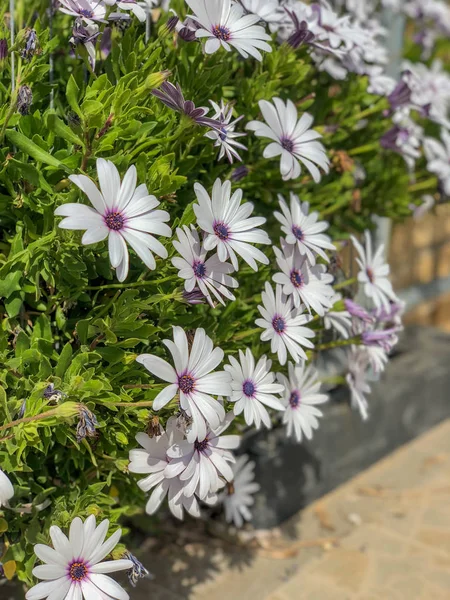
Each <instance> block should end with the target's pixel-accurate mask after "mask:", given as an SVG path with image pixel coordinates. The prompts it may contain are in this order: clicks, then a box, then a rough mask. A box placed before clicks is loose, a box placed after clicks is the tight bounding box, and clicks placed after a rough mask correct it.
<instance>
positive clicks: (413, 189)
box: [408, 177, 437, 192]
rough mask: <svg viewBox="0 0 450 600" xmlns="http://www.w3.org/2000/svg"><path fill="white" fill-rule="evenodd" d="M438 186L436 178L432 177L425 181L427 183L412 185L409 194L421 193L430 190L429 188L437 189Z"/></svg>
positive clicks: (421, 182)
mask: <svg viewBox="0 0 450 600" xmlns="http://www.w3.org/2000/svg"><path fill="white" fill-rule="evenodd" d="M436 184H437V179H436V177H430V178H429V179H425V181H420V182H419V183H414V184H413V185H410V186H409V187H408V192H420V191H421V190H428V189H429V188H433V187H436Z"/></svg>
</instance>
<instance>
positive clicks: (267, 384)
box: [224, 348, 284, 429]
mask: <svg viewBox="0 0 450 600" xmlns="http://www.w3.org/2000/svg"><path fill="white" fill-rule="evenodd" d="M229 360H230V364H229V365H225V367H224V369H225V370H226V371H228V373H230V375H231V377H232V381H231V388H232V390H233V393H232V395H231V398H230V402H235V405H234V407H233V411H234V414H235V415H240V414H241V413H242V412H244V418H245V422H246V423H247V425H252V424H255V427H256V428H257V429H260V428H261V423H264V425H265V426H266V427H267V428H268V429H270V428H271V427H272V423H271V420H270V416H269V413H268V412H267V409H266V408H265V407H266V406H268V407H270V408H273V409H274V410H284V406H283V404H282V403H281V401H280V398H279V397H277V396H276V395H275V394H280V393H281V392H282V391H283V386H282V385H280V384H278V383H275V375H274V374H273V373H271V372H270V369H271V367H272V361H271V360H267V358H266V357H265V356H262V357H261V358H260V359H259V361H258V364H257V365H255V359H254V357H253V354H252V352H251V350H250V349H249V348H247V350H246V351H245V354H244V353H243V352H242V350H239V361H240V362H238V361H237V360H236V359H235V358H234V357H233V356H230V357H229Z"/></svg>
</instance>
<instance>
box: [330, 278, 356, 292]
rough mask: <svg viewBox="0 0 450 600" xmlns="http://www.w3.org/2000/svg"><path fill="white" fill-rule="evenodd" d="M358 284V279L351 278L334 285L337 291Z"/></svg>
mask: <svg viewBox="0 0 450 600" xmlns="http://www.w3.org/2000/svg"><path fill="white" fill-rule="evenodd" d="M357 282H358V278H357V277H350V279H346V280H345V281H341V283H337V284H336V285H334V286H333V287H334V289H335V290H342V289H343V288H346V287H349V286H351V285H353V284H354V283H357Z"/></svg>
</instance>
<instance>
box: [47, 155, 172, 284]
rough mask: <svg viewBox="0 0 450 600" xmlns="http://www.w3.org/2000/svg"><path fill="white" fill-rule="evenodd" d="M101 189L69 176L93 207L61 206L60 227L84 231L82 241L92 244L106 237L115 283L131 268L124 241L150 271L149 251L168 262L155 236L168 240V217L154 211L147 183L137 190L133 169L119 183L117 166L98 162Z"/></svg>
mask: <svg viewBox="0 0 450 600" xmlns="http://www.w3.org/2000/svg"><path fill="white" fill-rule="evenodd" d="M97 174H98V178H99V181H100V190H99V189H98V188H97V187H96V185H95V184H94V182H93V181H92V180H91V179H89V177H86V175H71V176H70V177H69V179H70V180H71V181H72V182H73V183H75V185H76V186H78V187H79V188H80V189H81V190H82V191H83V192H84V193H85V194H86V195H87V196H88V198H89V200H90V201H91V203H92V205H93V207H94V208H91V207H89V206H86V205H84V204H63V205H62V206H59V207H58V208H57V209H56V210H55V215H58V216H62V217H66V218H65V219H63V221H61V223H60V224H59V227H61V228H62V229H81V230H86V231H85V233H84V235H83V237H82V239H81V243H82V244H84V245H87V244H95V243H97V242H101V241H103V240H104V239H106V238H108V249H109V259H110V262H111V266H112V267H113V268H114V269H116V273H117V278H118V280H119V281H125V279H126V277H127V275H128V269H129V254H128V248H127V243H128V244H129V245H130V246H131V247H132V248H133V250H134V251H135V252H136V254H137V255H138V256H139V258H140V259H141V260H142V261H143V263H144V264H145V265H146V266H147V267H148V268H149V269H155V268H156V261H155V258H154V256H153V253H155V254H157V255H158V256H160V257H161V258H167V250H166V248H165V247H164V246H163V245H162V244H161V242H160V241H159V240H157V239H156V237H154V235H155V234H156V235H160V236H165V237H169V236H170V235H171V234H172V232H171V229H170V227H169V226H168V225H167V224H166V223H165V222H166V221H168V220H169V218H170V217H169V214H168V213H167V212H166V211H164V210H155V209H156V208H157V207H158V206H159V201H158V200H157V199H156V197H155V196H152V195H149V193H148V190H147V186H146V185H145V184H142V185H139V186H137V187H136V178H137V171H136V167H135V166H131V167H130V168H129V169H128V171H127V172H126V174H125V177H124V178H123V180H122V182H121V181H120V175H119V172H118V170H117V168H116V167H115V165H114V164H113V163H112V162H111V161H109V160H104V159H103V158H99V159H97Z"/></svg>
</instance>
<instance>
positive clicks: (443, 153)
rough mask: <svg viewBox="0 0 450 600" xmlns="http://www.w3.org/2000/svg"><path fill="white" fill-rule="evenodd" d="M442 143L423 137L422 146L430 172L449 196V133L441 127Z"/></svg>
mask: <svg viewBox="0 0 450 600" xmlns="http://www.w3.org/2000/svg"><path fill="white" fill-rule="evenodd" d="M441 139H442V144H441V143H440V142H438V141H437V140H435V139H434V138H429V137H428V138H425V140H424V144H423V148H424V150H425V156H426V158H427V161H428V164H427V168H428V170H429V171H430V173H434V174H435V175H437V176H438V178H439V181H440V182H441V185H442V188H443V190H444V192H445V194H446V195H447V196H450V133H449V132H448V131H447V130H445V129H441Z"/></svg>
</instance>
